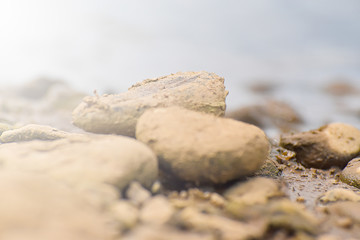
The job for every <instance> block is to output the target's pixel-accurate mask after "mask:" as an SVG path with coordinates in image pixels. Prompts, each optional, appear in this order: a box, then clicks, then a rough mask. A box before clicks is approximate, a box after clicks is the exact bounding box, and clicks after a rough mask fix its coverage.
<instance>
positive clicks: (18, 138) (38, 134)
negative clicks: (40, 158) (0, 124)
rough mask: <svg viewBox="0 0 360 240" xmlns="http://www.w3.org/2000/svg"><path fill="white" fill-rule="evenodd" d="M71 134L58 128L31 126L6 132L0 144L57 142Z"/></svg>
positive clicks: (0, 139)
mask: <svg viewBox="0 0 360 240" xmlns="http://www.w3.org/2000/svg"><path fill="white" fill-rule="evenodd" d="M69 135H70V133H67V132H64V131H60V130H58V129H56V128H53V127H50V126H45V125H37V124H29V125H26V126H23V127H20V128H16V129H11V130H7V131H4V132H3V133H2V134H1V137H0V142H2V143H10V142H22V141H31V140H56V139H61V138H65V137H67V136H69Z"/></svg>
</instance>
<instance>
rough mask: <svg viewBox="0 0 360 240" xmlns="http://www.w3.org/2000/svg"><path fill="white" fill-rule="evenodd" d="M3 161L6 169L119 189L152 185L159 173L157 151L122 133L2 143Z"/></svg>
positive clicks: (0, 157)
mask: <svg viewBox="0 0 360 240" xmlns="http://www.w3.org/2000/svg"><path fill="white" fill-rule="evenodd" d="M0 161H1V163H2V164H1V166H0V168H2V169H7V170H15V171H25V172H33V173H38V174H46V175H50V176H52V177H54V178H57V179H61V180H62V181H66V182H68V183H70V184H85V183H87V184H88V183H106V184H110V185H113V186H116V187H117V188H118V189H119V190H122V189H123V188H124V187H125V186H127V185H128V184H129V183H130V182H131V181H138V182H140V183H141V184H143V185H144V186H146V187H150V186H151V184H152V183H153V182H154V181H155V179H156V178H157V174H158V168H157V159H156V156H155V155H154V154H153V152H152V151H151V150H150V149H149V148H148V147H147V146H145V145H144V144H142V143H141V142H138V141H136V140H134V139H131V138H128V137H122V136H101V135H98V136H93V135H91V136H86V135H76V136H71V137H67V138H65V139H60V140H54V141H31V142H19V143H8V144H1V145H0Z"/></svg>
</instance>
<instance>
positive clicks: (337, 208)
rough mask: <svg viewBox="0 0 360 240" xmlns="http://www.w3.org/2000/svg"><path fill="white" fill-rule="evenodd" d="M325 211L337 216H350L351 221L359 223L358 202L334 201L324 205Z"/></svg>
mask: <svg viewBox="0 0 360 240" xmlns="http://www.w3.org/2000/svg"><path fill="white" fill-rule="evenodd" d="M325 212H326V213H328V214H330V216H334V215H335V216H336V217H337V218H339V217H347V218H350V219H351V221H352V222H353V223H355V224H358V225H359V224H360V202H350V201H346V202H336V203H333V204H330V205H328V206H326V211H325Z"/></svg>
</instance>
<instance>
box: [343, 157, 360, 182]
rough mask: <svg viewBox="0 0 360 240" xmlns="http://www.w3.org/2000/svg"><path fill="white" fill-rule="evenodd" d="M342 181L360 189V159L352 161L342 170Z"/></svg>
mask: <svg viewBox="0 0 360 240" xmlns="http://www.w3.org/2000/svg"><path fill="white" fill-rule="evenodd" d="M340 179H341V181H343V182H344V183H347V184H349V185H351V186H354V187H357V188H360V158H359V157H357V158H354V159H352V160H351V161H350V162H349V163H348V164H347V165H346V167H345V168H344V170H342V172H341V174H340Z"/></svg>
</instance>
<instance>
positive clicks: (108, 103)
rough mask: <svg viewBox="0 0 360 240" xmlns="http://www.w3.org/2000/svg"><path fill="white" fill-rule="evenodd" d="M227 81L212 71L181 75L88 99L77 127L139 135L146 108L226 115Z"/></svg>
mask: <svg viewBox="0 0 360 240" xmlns="http://www.w3.org/2000/svg"><path fill="white" fill-rule="evenodd" d="M227 94H228V92H227V91H226V90H225V86H224V79H223V78H221V77H219V76H217V75H216V74H214V73H208V72H184V73H182V72H179V73H176V74H171V75H168V76H164V77H159V78H155V79H147V80H144V81H143V82H141V83H137V84H135V85H133V86H132V87H131V88H129V90H128V91H127V92H124V93H121V94H110V95H104V96H93V97H86V98H84V100H83V102H82V103H81V104H80V105H79V106H78V107H77V108H76V109H75V110H74V112H73V123H74V125H76V126H78V127H80V128H82V129H84V130H85V131H89V132H94V133H105V134H109V133H112V134H120V135H126V136H131V137H134V136H135V126H136V122H137V119H138V118H139V117H140V116H141V115H142V114H143V113H144V111H145V110H146V109H149V108H157V107H169V106H181V107H184V108H187V109H191V110H195V111H200V112H205V113H210V114H213V115H215V116H223V115H224V113H225V106H226V105H225V98H226V96H227Z"/></svg>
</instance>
